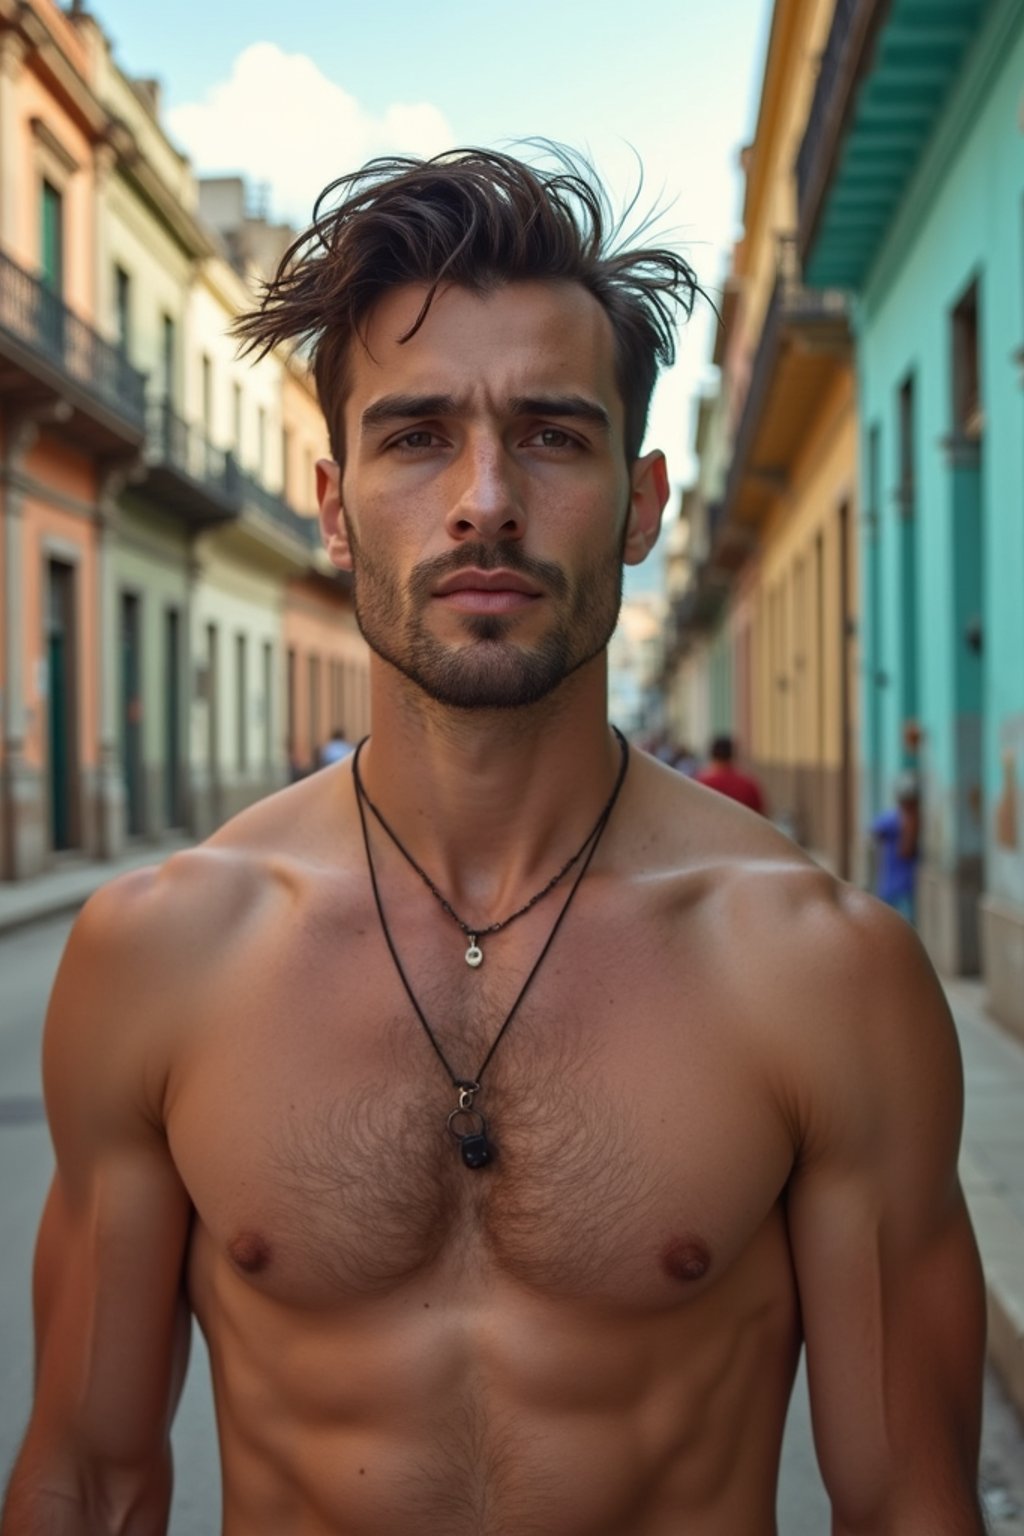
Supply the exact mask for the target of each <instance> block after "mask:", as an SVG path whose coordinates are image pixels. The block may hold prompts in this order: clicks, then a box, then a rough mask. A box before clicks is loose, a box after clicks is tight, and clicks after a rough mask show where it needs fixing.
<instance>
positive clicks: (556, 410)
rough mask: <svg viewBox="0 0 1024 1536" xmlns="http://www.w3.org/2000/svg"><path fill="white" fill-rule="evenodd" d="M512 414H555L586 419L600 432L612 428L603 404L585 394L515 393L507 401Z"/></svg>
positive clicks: (567, 418)
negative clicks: (589, 398) (514, 395)
mask: <svg viewBox="0 0 1024 1536" xmlns="http://www.w3.org/2000/svg"><path fill="white" fill-rule="evenodd" d="M509 409H510V410H511V412H512V414H513V415H514V416H555V417H558V418H560V419H562V420H569V421H586V422H589V423H590V425H591V426H594V427H600V429H601V431H602V432H610V431H611V429H612V423H611V418H610V416H609V415H608V412H607V411H606V410H605V408H604V406H603V405H598V403H597V401H596V400H588V399H587V397H586V396H585V395H517V396H516V397H515V399H513V400H510V401H509Z"/></svg>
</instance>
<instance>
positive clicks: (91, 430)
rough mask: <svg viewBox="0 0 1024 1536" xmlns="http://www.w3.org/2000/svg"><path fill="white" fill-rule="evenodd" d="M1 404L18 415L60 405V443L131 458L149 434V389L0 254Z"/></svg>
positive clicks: (90, 330)
mask: <svg viewBox="0 0 1024 1536" xmlns="http://www.w3.org/2000/svg"><path fill="white" fill-rule="evenodd" d="M0 398H3V399H4V400H6V401H10V402H12V403H13V406H14V409H15V410H16V411H18V412H25V413H26V414H32V413H35V412H36V411H38V412H39V413H40V415H45V414H46V412H47V409H48V408H50V407H52V406H60V405H62V406H63V407H64V409H65V410H68V409H69V410H70V414H68V415H67V416H66V417H62V424H61V435H62V436H63V437H65V438H69V439H70V440H71V441H73V442H74V443H75V444H76V445H77V446H79V447H81V448H82V449H84V450H85V451H86V452H88V453H93V454H97V455H103V456H122V455H123V456H129V455H131V454H132V453H134V452H135V451H137V450H138V449H139V448H140V447H141V446H142V443H143V439H144V436H145V430H146V381H145V376H144V375H143V374H141V373H140V372H139V370H138V369H137V368H133V367H132V365H131V363H129V362H128V360H127V358H126V357H125V356H124V355H123V353H121V352H120V351H119V350H118V349H117V348H116V347H114V346H111V344H110V342H108V341H104V339H103V337H102V336H100V335H99V333H98V332H97V331H94V330H93V328H92V327H91V326H90V325H87V324H86V322H85V321H84V320H82V319H81V318H80V317H79V316H78V315H76V314H75V313H74V311H73V310H71V309H69V308H68V306H67V305H66V304H65V303H64V302H63V300H62V299H61V298H60V297H59V296H58V295H57V294H55V293H53V292H51V290H50V289H49V288H47V287H46V286H45V284H43V283H41V282H40V281H39V279H38V278H36V277H33V276H32V275H31V274H30V273H29V272H26V271H25V269H24V268H23V267H20V266H18V264H17V263H16V262H14V261H12V260H11V258H10V257H9V256H7V255H6V254H5V253H4V252H2V251H0Z"/></svg>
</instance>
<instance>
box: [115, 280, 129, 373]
mask: <svg viewBox="0 0 1024 1536" xmlns="http://www.w3.org/2000/svg"><path fill="white" fill-rule="evenodd" d="M114 338H115V340H116V342H117V345H118V348H119V349H120V351H121V352H122V353H123V354H124V356H125V357H128V356H129V354H130V353H131V349H132V280H131V278H130V277H129V276H128V273H127V272H126V271H125V269H124V267H117V266H115V268H114Z"/></svg>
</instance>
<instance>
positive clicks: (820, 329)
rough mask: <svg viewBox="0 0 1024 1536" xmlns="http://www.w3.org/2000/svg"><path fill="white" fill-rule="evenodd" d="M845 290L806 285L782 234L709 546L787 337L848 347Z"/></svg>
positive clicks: (792, 245) (743, 466)
mask: <svg viewBox="0 0 1024 1536" xmlns="http://www.w3.org/2000/svg"><path fill="white" fill-rule="evenodd" d="M849 317H850V303H849V295H848V294H846V293H845V292H844V291H843V290H841V289H836V288H822V289H816V288H805V287H804V285H803V281H802V278H801V273H800V258H799V252H798V250H797V243H796V237H795V236H793V235H780V236H779V245H778V257H777V265H776V273H775V285H774V287H773V289H772V295H771V298H770V300H769V301H768V308H767V310H766V312H765V317H764V322H763V324H762V326H761V334H760V336H759V338H758V343H757V350H756V352H755V354H754V363H753V367H752V369H751V373H750V381H749V384H748V386H747V391H746V395H745V397H744V400H743V405H742V408H741V410H740V415H739V421H738V423H737V427H736V435H735V438H734V440H733V450H732V459H731V463H730V465H729V472H728V475H727V478H726V488H725V496H724V498H723V501H722V504H721V506H720V507H719V508H718V512H717V516H716V521H715V527H714V530H713V535H712V547H713V548H714V547H715V545H716V544H717V543H718V540H719V539H720V537H721V534H722V532H723V531H724V529H725V527H726V525H727V524H728V522H729V520H730V514H731V511H732V509H733V507H734V506H735V504H736V499H737V495H738V491H739V486H740V482H741V480H742V479H743V477H744V475H746V474H747V473H748V472H749V461H750V453H751V449H752V447H753V443H754V439H755V437H756V435H757V432H758V429H759V427H760V423H761V419H762V416H763V414H764V411H765V408H766V404H767V401H768V397H769V393H770V391H771V390H772V389H773V388H774V387H775V382H776V378H775V376H776V369H777V368H778V366H779V359H780V354H781V353H782V350H783V347H784V346H785V345H786V344H787V339H788V338H791V337H792V336H794V335H799V336H800V337H801V338H802V339H803V341H804V344H805V345H807V346H810V347H812V348H814V349H817V350H821V351H825V352H833V353H839V354H843V353H844V352H848V351H849V349H850V347H851V340H850V329H849Z"/></svg>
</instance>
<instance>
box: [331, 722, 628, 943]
mask: <svg viewBox="0 0 1024 1536" xmlns="http://www.w3.org/2000/svg"><path fill="white" fill-rule="evenodd" d="M612 730H615V726H612ZM616 735H618V732H617V731H616ZM365 739H366V738H365V737H364V740H365ZM362 744H363V743H362V742H360V743H359V745H360V747H362ZM352 771H353V773H354V774H355V779H356V788H357V790H358V792H359V794H360V795H361V796H362V798H363V800H364V802H365V803H366V804H367V805H368V806H369V808H370V810H371V811H372V812H373V814H374V816H375V817H376V819H377V821H378V822H379V823H380V825H381V827H382V828H383V829H384V831H385V832H386V833H387V835H388V837H389V838H390V839H391V841H392V842H393V843H394V845H395V847H396V848H397V849H398V851H399V853H400V854H401V855H402V857H403V858H404V859H405V861H406V863H407V864H411V865H412V867H413V869H414V870H415V871H416V873H417V874H418V875H419V877H420V879H421V880H422V881H423V884H424V885H425V886H426V887H427V890H428V891H429V892H430V894H431V895H432V896H433V897H434V899H435V901H437V902H438V903H439V904H440V906H441V908H442V910H443V911H445V912H447V914H448V916H449V917H450V918H451V919H452V921H453V922H454V923H456V924H457V925H458V927H459V928H461V929H462V932H463V933H464V934H465V936H466V938H467V939H468V940H469V944H468V945H467V947H466V955H465V960H466V964H467V965H468V966H471V967H472V968H473V969H474V970H475V969H476V968H477V966H479V965H482V964H483V959H484V952H483V950H482V949H481V947H480V940H481V939H485V938H487V937H488V935H489V934H492V933H500V932H501V931H502V929H503V928H507V927H508V925H509V924H510V923H514V922H515V920H516V918H517V917H523V916H524V915H525V914H526V913H527V912H529V911H531V910H532V908H533V907H535V906H536V905H537V903H538V901H543V899H544V897H545V896H547V895H548V894H549V892H551V891H553V890H554V888H555V886H556V885H558V884H559V883H560V882H561V881H562V880H564V878H565V876H566V875H567V874H568V873H569V871H570V869H572V867H573V865H574V864H575V863H576V861H577V860H578V859H580V858H582V857H583V853H584V850H585V849H586V848H587V847H588V845H589V843H590V840H591V838H592V837H593V836H594V833H595V831H596V830H597V826H598V824H599V823H600V821H601V817H602V816H603V815H604V814H605V812H604V811H602V812H601V816H599V817H598V818H597V821H596V822H595V823H594V826H592V827H591V829H590V831H589V832H588V833H587V835H586V837H585V838H584V839H583V841H582V843H581V844H580V846H579V847H578V848H577V849H576V852H575V853H574V854H573V855H572V856H571V857H570V858H568V859H566V861H565V863H564V864H563V865H562V867H561V869H560V870H559V871H558V873H557V874H555V875H552V876H551V879H550V880H549V881H548V883H547V885H545V886H542V887H541V889H540V890H539V891H538V892H537V893H536V895H534V896H531V897H530V899H529V901H526V902H524V903H523V905H522V906H521V907H518V908H517V909H516V911H515V912H512V913H510V914H509V916H508V917H503V918H502V919H501V921H500V922H499V923H489V924H488V925H487V927H485V928H484V927H480V926H474V925H473V924H472V923H467V922H465V921H464V920H463V918H461V917H460V916H459V914H458V913H457V912H456V910H455V908H454V907H453V906H452V904H451V902H450V901H449V900H448V898H447V897H446V896H445V895H444V894H443V892H441V891H439V890H438V888H437V886H436V885H435V884H434V882H433V880H431V878H430V876H429V875H428V874H427V872H426V870H425V869H424V868H423V866H422V865H421V864H417V862H416V860H415V859H414V858H413V856H412V854H411V853H410V852H409V850H408V848H407V847H406V846H405V844H404V843H403V842H402V840H401V838H400V837H399V836H398V833H397V832H396V831H395V830H394V828H393V827H392V826H391V823H390V822H389V821H387V820H386V819H385V817H384V813H383V811H380V810H378V809H377V807H376V805H374V803H373V801H372V800H371V799H370V797H369V795H368V794H367V793H366V788H365V786H364V784H363V781H362V778H361V777H360V773H359V753H358V751H357V752H356V756H355V760H354V762H353V764H352ZM605 810H607V806H606V807H605Z"/></svg>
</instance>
